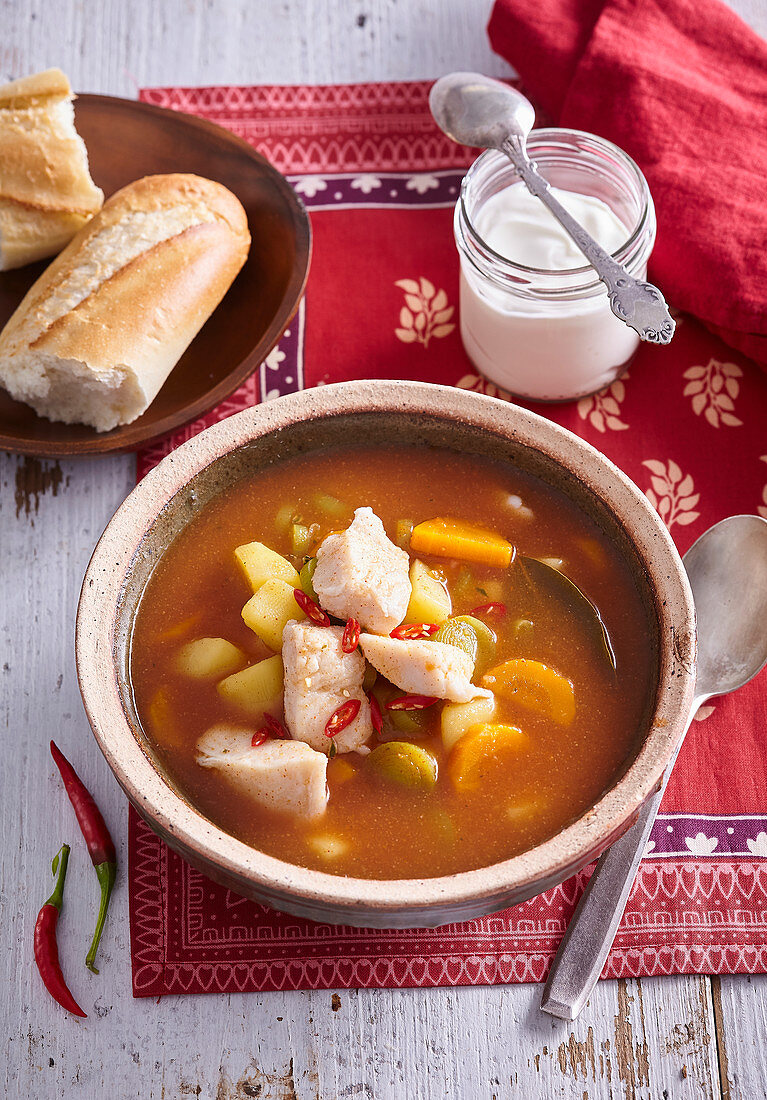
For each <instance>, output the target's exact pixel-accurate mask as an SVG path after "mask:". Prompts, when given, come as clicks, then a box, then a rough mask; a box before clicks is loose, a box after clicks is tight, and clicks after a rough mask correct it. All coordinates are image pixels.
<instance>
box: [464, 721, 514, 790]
mask: <svg viewBox="0 0 767 1100" xmlns="http://www.w3.org/2000/svg"><path fill="white" fill-rule="evenodd" d="M529 743H530V740H529V738H528V736H527V734H526V733H523V732H522V730H521V729H518V727H517V726H506V725H500V724H497V723H488V722H479V723H478V724H477V725H476V726H471V727H470V728H469V730H468V731H467V732H466V733H465V734H464V735H463V737H462V738H461V739H460V740H459V741H458V742H457V744H456V745H455V747H454V749H453V751H452V752H451V754H450V759H449V761H448V765H447V770H448V774H449V776H450V778H451V780H452V782H453V786H454V787H455V788H456V790H458V791H478V790H479V789H480V788H481V786H482V779H483V777H484V775H485V774H486V773H487V771H488V769H491V768H493V767H495V764H496V762H497V760H498V758H499V757H500V756H501V754H503V753H507V752H514V753H517V752H521V751H523V750H524V749H526V748H527V746H528V744H529Z"/></svg>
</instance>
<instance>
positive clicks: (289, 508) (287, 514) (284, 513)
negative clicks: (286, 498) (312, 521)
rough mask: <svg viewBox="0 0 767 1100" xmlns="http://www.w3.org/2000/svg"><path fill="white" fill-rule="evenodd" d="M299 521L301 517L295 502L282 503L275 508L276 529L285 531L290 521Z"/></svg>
mask: <svg viewBox="0 0 767 1100" xmlns="http://www.w3.org/2000/svg"><path fill="white" fill-rule="evenodd" d="M300 521H301V517H300V516H299V514H298V509H297V508H296V506H295V504H283V505H282V507H281V508H278V509H277V515H276V516H275V517H274V525H275V527H276V528H277V530H278V531H287V529H288V528H289V527H290V525H291V523H300Z"/></svg>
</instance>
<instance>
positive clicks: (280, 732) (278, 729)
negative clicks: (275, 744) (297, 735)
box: [264, 714, 290, 741]
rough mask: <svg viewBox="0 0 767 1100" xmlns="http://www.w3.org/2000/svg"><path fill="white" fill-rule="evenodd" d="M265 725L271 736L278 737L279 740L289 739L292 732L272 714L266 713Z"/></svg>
mask: <svg viewBox="0 0 767 1100" xmlns="http://www.w3.org/2000/svg"><path fill="white" fill-rule="evenodd" d="M264 725H265V726H266V728H267V730H268V732H269V736H270V737H274V738H276V739H277V740H278V741H289V740H290V734H289V733H288V731H287V730H286V729H285V727H284V726H283V724H282V722H279V721H278V720H277V719H276V718H274V717H272V715H271V714H265V715H264Z"/></svg>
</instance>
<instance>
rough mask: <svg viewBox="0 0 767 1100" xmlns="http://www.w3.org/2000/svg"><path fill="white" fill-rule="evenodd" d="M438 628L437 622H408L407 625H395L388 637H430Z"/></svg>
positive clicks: (409, 638)
mask: <svg viewBox="0 0 767 1100" xmlns="http://www.w3.org/2000/svg"><path fill="white" fill-rule="evenodd" d="M438 630H439V624H438V623H408V624H407V626H395V628H394V630H392V632H391V634H390V635H389V637H390V638H399V639H400V640H402V641H410V640H411V639H413V638H430V637H431V636H432V634H436V633H437V631H438Z"/></svg>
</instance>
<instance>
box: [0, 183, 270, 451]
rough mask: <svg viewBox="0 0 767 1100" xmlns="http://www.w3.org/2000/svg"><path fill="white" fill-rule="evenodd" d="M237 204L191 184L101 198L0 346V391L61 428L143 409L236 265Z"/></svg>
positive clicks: (240, 233) (100, 425)
mask: <svg viewBox="0 0 767 1100" xmlns="http://www.w3.org/2000/svg"><path fill="white" fill-rule="evenodd" d="M249 247H250V234H249V232H248V225H247V217H246V214H245V211H244V209H243V207H242V204H241V203H240V202H239V200H238V199H237V198H236V197H235V196H234V195H233V194H232V193H231V191H228V190H227V189H226V188H225V187H223V186H222V185H221V184H219V183H214V182H213V181H212V180H206V179H202V178H201V177H200V176H192V175H181V174H174V175H168V176H146V177H144V178H143V179H140V180H137V181H136V182H135V183H131V184H129V185H128V186H127V187H124V188H123V189H122V190H121V191H118V192H117V193H116V194H115V195H113V196H112V197H111V198H110V199H109V200H108V202H106V203H105V205H104V208H103V209H102V210H101V212H100V213H99V214H97V215H96V217H95V218H93V219H92V220H91V221H90V222H89V224H88V225H87V226H86V227H85V228H84V229H82V230H81V231H80V232H79V233H78V234H77V236H76V237H75V238H74V240H73V241H71V242H70V244H69V245H68V246H67V247H66V248H65V250H64V251H63V252H62V253H61V255H60V256H58V257H57V258H56V259H55V260H54V261H53V263H52V264H51V265H50V267H49V268H48V269H47V270H46V271H45V272H44V273H43V275H41V277H40V278H39V279H38V280H37V282H36V283H35V284H34V285H33V286H32V288H31V289H30V290H29V292H28V294H27V295H26V297H25V298H24V300H23V301H22V303H21V305H20V306H19V307H18V309H17V310H16V312H15V313H14V314H13V316H12V317H11V319H10V320H9V322H8V324H7V325H6V326H5V329H4V330H3V332H2V333H1V334H0V383H2V385H4V386H5V388H6V389H7V390H8V392H9V393H10V395H11V397H14V398H15V399H16V400H17V401H24V402H26V403H27V404H28V405H31V406H32V408H33V409H34V410H35V411H36V412H37V413H38V414H39V415H40V416H45V417H48V418H49V419H50V420H60V421H63V422H64V423H66V424H74V423H82V424H89V425H90V426H91V427H94V428H96V430H97V431H102V432H103V431H109V430H110V429H111V428H114V427H116V426H117V425H118V424H129V423H130V422H131V421H133V420H135V419H136V417H137V416H140V415H141V413H143V412H144V410H145V409H146V408H147V407H148V406H149V404H150V403H151V402H152V401H153V400H154V398H155V396H156V395H157V393H158V391H159V389H160V387H161V386H162V384H163V383H164V382H165V379H166V378H167V377H168V375H169V374H170V372H171V370H172V369H173V367H174V366H175V364H176V363H177V362H178V360H179V358H180V357H181V355H182V354H183V352H184V351H185V350H186V348H187V346H188V345H189V344H190V343H191V341H192V340H193V339H194V337H195V336H196V335H197V333H198V332H199V330H200V329H201V328H202V326H203V325H204V324H205V322H206V321H207V319H208V317H209V316H210V314H211V313H212V312H213V310H214V309H215V308H216V306H217V305H218V303H219V302H220V301H221V299H222V298H223V296H224V294H225V293H226V291H227V290H228V289H229V287H230V285H231V283H232V282H233V280H234V278H235V276H236V275H237V273H238V271H239V270H240V268H241V267H242V265H243V264H244V263H245V259H246V257H247V255H248V249H249Z"/></svg>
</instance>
